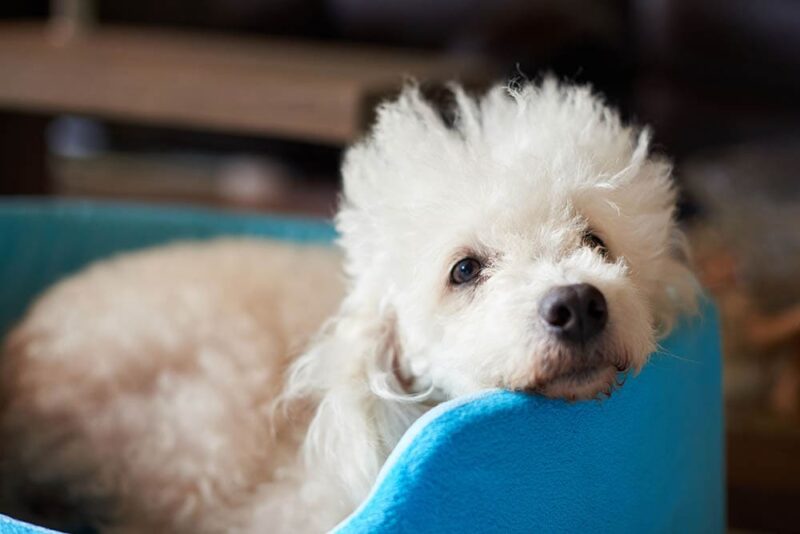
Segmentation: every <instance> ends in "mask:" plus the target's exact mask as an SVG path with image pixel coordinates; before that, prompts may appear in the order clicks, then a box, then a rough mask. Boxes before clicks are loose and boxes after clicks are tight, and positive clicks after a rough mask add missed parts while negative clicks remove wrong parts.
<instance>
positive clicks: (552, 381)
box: [530, 362, 619, 400]
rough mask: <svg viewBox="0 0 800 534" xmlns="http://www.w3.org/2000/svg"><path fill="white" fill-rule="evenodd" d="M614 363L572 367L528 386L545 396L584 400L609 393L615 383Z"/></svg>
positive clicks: (615, 369) (617, 370)
mask: <svg viewBox="0 0 800 534" xmlns="http://www.w3.org/2000/svg"><path fill="white" fill-rule="evenodd" d="M618 372H619V369H618V368H617V366H616V365H613V364H610V363H607V362H600V363H597V364H592V365H589V366H585V367H573V368H570V369H565V370H564V371H562V372H560V373H558V374H555V375H553V376H551V377H548V378H547V379H544V380H540V381H538V382H537V384H536V385H535V386H534V387H532V388H530V389H531V390H532V391H533V392H535V393H539V394H541V395H544V396H545V397H550V398H557V399H567V400H586V399H594V398H597V397H599V396H601V395H606V396H608V395H611V392H612V391H613V389H614V386H615V385H617V373H618Z"/></svg>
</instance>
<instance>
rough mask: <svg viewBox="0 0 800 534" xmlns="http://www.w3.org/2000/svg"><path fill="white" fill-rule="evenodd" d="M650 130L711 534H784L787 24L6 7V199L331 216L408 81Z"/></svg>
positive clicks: (702, 5)
mask: <svg viewBox="0 0 800 534" xmlns="http://www.w3.org/2000/svg"><path fill="white" fill-rule="evenodd" d="M544 72H553V73H556V74H557V75H558V76H560V77H562V78H564V79H568V80H573V81H576V82H589V83H591V84H592V85H593V86H594V87H595V88H596V89H597V90H599V91H601V92H602V93H603V94H604V95H605V96H606V98H607V99H608V100H609V101H610V102H612V103H613V104H614V105H616V106H618V107H619V108H620V109H621V110H622V111H623V113H624V115H625V116H626V118H628V119H632V120H635V121H637V122H639V123H646V124H650V125H652V126H653V128H654V130H655V133H656V137H655V139H656V143H655V144H656V147H657V149H658V150H660V151H663V152H665V153H667V154H668V155H670V156H671V157H672V158H673V159H674V161H675V164H676V175H677V179H678V180H679V182H680V184H681V186H682V188H683V191H684V196H683V199H682V204H681V216H682V218H683V222H684V223H685V225H686V227H687V229H688V231H689V234H690V236H691V240H692V243H693V246H694V251H695V259H696V262H697V268H698V272H699V274H700V276H701V278H702V279H703V282H704V283H705V285H706V287H707V288H708V289H709V291H710V292H711V293H712V294H713V295H714V297H715V298H716V300H717V302H718V305H719V307H720V312H721V314H722V319H723V328H724V333H723V334H724V350H725V388H726V403H727V421H726V423H727V427H728V429H727V444H728V455H727V462H728V480H727V483H728V520H729V525H730V527H731V528H732V529H736V530H745V531H763V532H800V276H798V275H800V177H799V176H798V173H799V172H800V120H798V119H800V99H798V98H797V96H798V95H800V2H797V1H795V0H759V1H755V0H607V1H601V0H524V1H523V0H494V1H492V2H488V1H482V2H481V1H478V0H439V1H437V2H431V1H421V0H383V1H381V2H374V1H370V0H171V1H170V2H164V1H163V0H113V1H112V0H93V1H92V0H52V1H49V2H48V1H46V0H4V1H3V2H0V194H2V195H52V196H63V197H82V198H87V197H88V198H111V199H126V200H136V201H146V202H159V203H176V202H177V203H191V204H202V205H208V206H214V207H222V208H224V209H231V210H248V211H256V212H261V211H269V212H280V213H289V214H301V215H316V216H329V215H330V214H331V213H332V210H333V208H334V206H335V201H336V192H337V190H338V186H339V184H338V180H339V178H338V165H339V161H340V158H341V151H342V148H343V147H344V146H345V145H346V144H347V143H349V142H351V141H352V140H354V139H356V138H357V137H358V136H359V135H360V134H361V133H363V131H364V128H365V127H366V125H367V124H368V123H369V120H370V117H371V114H372V110H373V108H374V105H375V103H376V102H377V101H379V100H380V99H381V98H384V97H386V96H387V95H391V94H392V93H393V92H394V91H396V90H397V88H398V87H399V85H400V84H401V83H402V80H403V78H404V77H405V76H414V77H417V78H419V79H420V80H422V81H423V82H424V83H423V87H424V88H425V89H426V91H427V92H429V93H430V94H431V95H432V98H435V97H436V94H437V91H439V90H438V89H437V88H439V87H441V82H446V81H448V80H452V79H459V80H462V81H464V82H465V83H467V84H468V85H469V86H471V87H475V88H480V87H481V86H484V85H485V84H486V83H487V82H489V81H491V80H507V79H510V78H514V77H520V76H522V77H528V78H536V77H537V76H539V75H540V74H542V73H544Z"/></svg>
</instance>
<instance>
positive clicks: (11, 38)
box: [0, 23, 485, 144]
mask: <svg viewBox="0 0 800 534" xmlns="http://www.w3.org/2000/svg"><path fill="white" fill-rule="evenodd" d="M484 72H485V69H484V66H483V65H482V64H481V63H480V62H479V61H477V60H474V59H463V60H459V59H452V58H445V57H440V56H432V55H430V54H417V53H410V52H400V51H391V50H374V49H371V48H362V47H355V46H342V45H334V44H330V43H314V44H308V43H298V42H289V41H279V40H267V39H255V38H253V39H247V38H236V37H230V36H222V35H208V34H202V35H197V34H190V33H179V32H175V31H157V30H149V29H148V30H145V29H131V28H119V27H98V28H96V29H95V30H93V31H91V32H89V33H87V34H86V35H77V36H76V37H75V38H73V39H69V40H66V41H64V40H63V39H60V38H57V37H56V36H54V34H53V32H50V31H48V29H47V26H45V25H30V24H28V25H26V24H20V23H4V24H0V107H3V108H6V109H15V110H27V111H37V112H46V113H74V114H83V115H88V116H98V117H103V118H108V119H116V120H127V121H135V122H141V123H149V124H157V125H168V126H177V127H188V128H201V129H209V130H221V131H228V132H232V133H244V134H263V135H269V136H273V137H281V138H291V139H300V140H308V141H316V142H322V143H330V144H344V143H348V142H350V141H351V140H353V139H354V138H356V137H357V136H358V135H359V134H360V133H361V132H362V130H363V127H364V125H365V121H366V119H367V116H368V114H369V112H370V106H371V105H372V104H373V103H374V102H375V100H376V98H378V97H379V96H381V95H384V94H387V93H390V92H392V91H394V90H396V89H397V88H398V87H399V86H400V84H401V83H402V80H403V78H404V77H406V76H413V77H416V78H418V79H421V80H449V79H466V80H468V81H475V80H478V79H479V78H481V77H482V76H483V75H484Z"/></svg>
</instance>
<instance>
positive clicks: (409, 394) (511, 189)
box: [0, 81, 696, 533]
mask: <svg viewBox="0 0 800 534" xmlns="http://www.w3.org/2000/svg"><path fill="white" fill-rule="evenodd" d="M453 94H454V99H455V104H454V110H453V111H454V112H455V117H456V118H455V123H454V124H447V123H445V122H444V121H443V120H442V119H441V117H440V115H439V114H438V113H437V111H436V110H435V109H434V108H433V107H432V106H431V105H429V104H428V103H426V101H425V100H424V99H423V98H422V97H421V96H420V93H419V91H418V90H417V89H416V88H414V87H409V88H407V89H406V90H404V91H403V93H402V94H401V95H400V96H399V98H397V99H396V100H394V101H392V102H389V103H386V104H384V105H383V106H381V107H380V109H379V113H378V119H377V123H376V125H375V127H374V129H373V131H372V133H371V135H369V136H368V137H367V138H366V139H365V140H363V141H362V142H360V143H358V144H357V145H355V146H354V147H353V148H351V149H350V151H349V152H348V153H347V156H346V159H345V162H344V166H343V176H344V197H343V201H342V205H341V209H340V211H339V214H338V217H337V219H336V221H337V227H338V229H339V231H340V232H341V241H340V244H341V246H342V248H343V250H344V253H345V257H344V262H343V263H344V271H345V273H346V283H344V284H343V283H342V280H340V275H339V272H340V270H341V268H340V266H341V264H342V262H341V258H340V257H339V256H338V254H337V253H336V252H335V251H333V250H331V249H325V248H315V247H299V246H294V247H290V246H286V245H277V244H269V243H267V242H262V241H255V240H250V241H248V240H224V241H217V242H211V243H205V244H201V243H184V244H177V245H173V246H168V247H163V248H158V249H154V250H149V251H146V252H141V253H135V254H130V255H125V256H121V257H119V258H115V259H112V260H110V261H106V262H101V263H99V264H96V265H94V266H92V267H90V268H88V269H87V270H85V271H84V272H82V273H80V274H78V275H77V276H75V277H72V278H70V279H68V280H66V281H64V282H62V283H60V284H58V285H57V286H55V287H54V288H53V289H51V290H50V291H49V292H47V293H46V294H45V295H44V296H43V297H42V298H41V299H40V300H39V301H38V302H37V303H36V304H35V305H34V306H33V307H32V309H31V310H30V312H29V314H28V315H27V317H26V318H25V319H24V321H23V322H22V323H21V324H20V325H19V326H18V327H17V328H16V329H15V330H14V331H13V333H12V334H11V336H10V337H9V339H8V341H7V344H6V347H5V353H4V355H3V358H2V363H3V375H2V378H3V382H2V393H3V398H4V401H3V402H4V404H3V412H2V414H3V415H2V429H3V433H4V436H3V438H2V447H3V448H2V451H1V452H0V454H2V458H3V460H4V463H5V473H4V475H3V480H4V483H5V486H6V493H7V498H8V497H15V498H16V501H18V503H21V504H24V505H27V506H28V509H30V507H31V503H33V505H34V508H35V505H36V504H37V503H41V502H43V501H44V502H48V503H51V505H52V503H54V502H55V503H56V504H58V510H57V511H58V512H59V513H61V514H63V513H65V512H75V511H77V512H79V513H80V514H82V515H80V518H81V519H83V520H88V521H90V522H93V523H94V524H96V525H100V526H101V527H102V528H103V529H105V530H107V531H115V532H166V531H172V532H222V531H229V532H267V531H269V532H293V533H294V532H301V531H321V530H324V529H327V528H330V527H332V526H333V525H335V524H336V522H337V521H339V520H341V519H342V518H343V517H345V516H346V515H347V514H348V513H349V512H351V511H352V510H353V509H354V508H355V507H356V506H357V505H358V503H359V502H360V501H361V500H362V499H363V498H364V497H365V496H366V495H367V493H368V492H369V490H370V486H371V485H372V483H373V482H374V480H375V478H376V475H377V473H378V470H379V468H380V467H381V464H382V463H383V461H384V460H385V459H386V457H387V455H388V453H389V452H390V451H391V450H392V448H393V447H394V446H395V444H396V443H397V441H398V439H399V438H400V436H401V435H402V434H403V432H404V431H405V430H406V429H407V428H408V427H409V425H410V424H411V423H412V422H413V421H414V420H415V419H417V418H418V417H419V416H420V415H421V414H422V413H424V412H425V411H426V410H428V409H429V408H430V407H431V406H432V405H433V404H435V403H436V402H440V401H441V400H443V399H448V398H452V397H454V396H457V395H463V394H465V393H469V392H473V391H476V390H479V389H482V388H491V387H501V388H506V389H511V390H524V391H531V392H539V393H542V394H544V395H547V396H552V397H563V398H567V399H590V398H594V397H596V396H598V395H601V394H609V393H610V392H611V390H612V388H613V387H614V386H615V382H616V380H617V378H618V376H619V373H620V372H624V371H626V370H629V369H631V370H636V369H639V368H640V367H641V366H642V365H644V363H645V362H646V360H647V358H648V355H649V354H650V353H651V352H652V351H653V350H654V348H655V346H656V344H655V343H656V342H655V340H656V338H657V336H658V335H659V334H663V333H665V332H666V331H667V330H668V329H669V328H670V326H671V324H672V323H673V320H674V319H675V317H676V315H677V314H678V313H679V312H680V311H681V310H684V309H691V308H692V306H693V305H694V301H695V293H696V286H695V282H694V278H693V276H692V274H691V273H690V271H689V269H688V268H687V265H686V257H685V251H684V246H683V242H684V240H683V237H682V235H681V233H680V232H679V231H678V229H677V228H676V224H675V222H674V211H675V192H674V189H673V185H672V182H671V178H670V166H669V164H668V163H667V162H666V161H664V160H662V159H660V158H656V157H653V156H651V155H650V154H649V149H648V134H647V132H639V131H636V130H634V129H632V128H630V127H626V126H624V125H623V124H621V122H620V119H619V117H618V115H617V114H616V113H615V112H613V111H612V110H610V109H609V108H608V107H606V106H605V105H603V103H602V102H601V101H600V100H599V99H598V98H597V97H596V96H594V95H592V93H591V92H590V91H589V90H588V89H586V88H580V87H579V88H573V87H564V86H559V85H558V84H557V83H555V82H553V81H546V82H545V83H543V84H542V85H538V86H537V85H533V84H530V85H525V86H522V87H517V88H514V89H507V88H504V87H496V88H494V89H492V90H491V91H489V92H488V93H487V94H486V95H485V96H484V97H482V98H480V99H473V98H471V97H469V96H467V95H466V94H465V93H464V92H463V91H462V90H461V89H460V88H458V87H454V88H453ZM330 315H332V318H330V319H329V320H328V321H327V322H326V323H325V324H324V326H322V327H321V330H320V331H319V333H317V334H316V336H315V337H313V338H312V335H313V332H314V331H315V330H317V329H318V328H319V326H320V324H321V323H322V322H323V320H324V317H326V316H330ZM309 343H310V344H309ZM304 345H305V346H307V347H309V348H307V349H306V350H304V351H303V346H304ZM38 511H39V512H40V515H43V514H42V512H43V510H42V508H41V506H40V507H39V508H38ZM44 511H46V510H44ZM38 519H39V520H42V517H39V518H38Z"/></svg>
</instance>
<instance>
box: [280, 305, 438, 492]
mask: <svg viewBox="0 0 800 534" xmlns="http://www.w3.org/2000/svg"><path fill="white" fill-rule="evenodd" d="M396 324H397V322H396V319H395V316H394V313H393V311H392V309H391V307H390V306H388V305H383V306H381V305H380V303H379V302H376V301H370V300H369V299H366V298H363V297H362V296H361V295H359V293H358V292H357V291H353V292H351V294H350V295H349V296H348V298H347V299H346V300H345V301H344V303H343V305H342V308H341V310H340V312H339V313H338V314H337V315H336V316H335V317H334V318H333V319H331V320H330V321H329V323H328V324H327V325H326V326H325V327H324V328H323V330H322V333H321V334H320V335H319V337H318V339H317V340H316V341H315V342H314V343H313V345H312V346H311V348H310V349H309V350H308V351H307V352H306V353H305V354H303V355H302V356H301V357H300V358H299V359H298V360H297V362H296V363H295V364H294V365H293V366H292V369H291V372H290V376H289V379H288V382H287V387H286V391H285V393H284V395H283V397H282V400H283V401H284V402H286V401H290V400H292V399H297V398H302V399H306V400H311V401H312V402H314V403H315V404H316V406H317V408H316V412H315V414H314V417H313V419H312V421H311V424H310V426H309V429H308V432H307V434H306V438H305V442H304V445H303V447H304V456H305V462H306V463H307V467H308V468H309V469H310V470H311V471H310V472H313V473H315V475H314V476H324V477H329V479H334V480H333V482H334V483H338V485H339V486H340V487H341V488H342V491H343V492H344V494H345V495H348V496H349V497H350V500H351V501H352V504H357V503H358V502H359V501H360V499H363V498H364V496H365V495H366V493H367V492H368V491H369V488H370V486H371V484H372V481H373V480H374V477H375V476H377V473H378V470H379V469H380V466H381V464H382V462H383V459H384V458H385V457H386V455H388V453H389V452H390V451H391V449H392V448H393V447H394V445H395V444H396V442H397V440H398V439H399V438H400V436H401V435H402V433H403V432H404V431H405V429H406V428H408V426H409V425H410V424H411V422H413V421H414V420H415V419H416V418H417V417H419V416H420V415H421V413H422V411H424V409H422V408H421V407H420V406H419V405H418V404H417V403H415V400H417V397H415V396H413V395H408V394H406V392H405V391H404V388H405V385H404V380H405V379H404V378H403V375H402V373H401V372H399V366H400V365H401V363H400V362H401V361H402V358H403V356H402V347H401V345H400V339H399V336H398V333H397V329H396ZM335 479H338V480H335Z"/></svg>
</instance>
